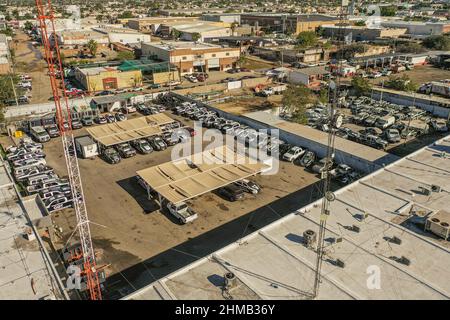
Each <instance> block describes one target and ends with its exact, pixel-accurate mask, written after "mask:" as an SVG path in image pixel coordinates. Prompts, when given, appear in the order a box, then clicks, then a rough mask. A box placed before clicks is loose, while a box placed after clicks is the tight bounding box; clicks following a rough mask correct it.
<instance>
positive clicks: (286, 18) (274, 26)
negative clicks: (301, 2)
mask: <svg viewBox="0 0 450 320" xmlns="http://www.w3.org/2000/svg"><path fill="white" fill-rule="evenodd" d="M336 23H339V17H336V16H328V15H323V14H301V15H294V14H287V13H245V14H242V15H241V24H248V25H251V26H258V27H261V28H264V29H265V30H268V31H276V32H287V33H293V34H299V33H300V32H303V31H316V29H317V28H318V27H319V26H321V25H323V24H336Z"/></svg>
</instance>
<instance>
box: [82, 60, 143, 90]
mask: <svg viewBox="0 0 450 320" xmlns="http://www.w3.org/2000/svg"><path fill="white" fill-rule="evenodd" d="M74 75H75V79H76V80H77V81H78V82H79V83H81V85H82V86H83V88H84V89H85V90H87V91H88V92H98V91H102V90H114V89H124V88H135V87H139V86H142V72H141V70H138V69H137V70H134V69H131V70H125V71H122V70H120V68H119V67H115V66H114V67H109V66H105V67H103V66H99V67H92V68H82V67H77V68H75V72H74Z"/></svg>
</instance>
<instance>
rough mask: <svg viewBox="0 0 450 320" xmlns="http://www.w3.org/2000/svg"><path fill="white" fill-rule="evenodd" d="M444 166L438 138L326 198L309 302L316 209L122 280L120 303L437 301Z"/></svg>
mask: <svg viewBox="0 0 450 320" xmlns="http://www.w3.org/2000/svg"><path fill="white" fill-rule="evenodd" d="M449 162H450V139H449V137H448V136H447V137H446V138H443V139H441V140H440V141H437V142H436V143H433V144H432V145H430V146H427V147H425V148H423V149H420V150H418V151H416V152H414V153H413V154H411V155H409V156H407V157H405V158H403V159H400V160H398V161H396V162H394V163H392V164H390V165H387V166H386V167H384V168H381V169H379V170H378V171H376V172H374V173H372V174H369V175H367V176H366V177H364V178H362V179H360V180H359V181H356V182H354V183H352V184H350V185H348V186H346V187H344V188H342V189H340V190H338V191H336V192H335V193H334V196H333V198H332V201H331V204H330V215H329V216H328V218H327V224H326V234H325V252H324V256H323V264H322V269H321V271H322V272H321V283H320V290H319V291H318V296H316V297H314V281H315V276H316V275H315V270H316V269H315V266H316V256H317V254H316V250H315V247H316V246H317V243H316V242H315V241H316V240H314V237H312V238H311V237H310V236H311V235H314V234H316V232H317V230H318V229H319V219H320V215H321V201H322V200H318V201H316V202H314V203H311V204H310V205H308V206H306V207H303V208H301V209H298V210H295V211H293V212H292V213H291V214H289V215H287V216H285V217H283V218H280V219H279V220H277V221H276V222H274V223H272V224H269V225H267V226H266V227H263V228H261V229H259V230H258V231H255V232H253V233H251V234H249V235H248V236H245V237H242V238H240V239H239V240H238V241H235V242H233V243H231V244H229V245H227V246H225V247H224V248H222V249H220V250H218V251H216V252H214V253H212V254H208V255H207V256H205V257H197V259H196V261H195V262H193V263H191V264H189V265H187V266H185V267H183V268H181V269H179V270H177V271H175V272H173V273H171V274H169V275H167V276H163V277H162V278H160V279H158V280H156V281H154V278H152V277H150V276H148V281H149V282H150V281H153V282H152V283H150V284H149V285H147V286H142V285H140V286H139V285H137V283H136V282H135V281H134V279H131V280H130V283H129V285H130V288H129V289H130V292H132V293H130V294H129V295H128V296H126V297H124V299H127V300H147V299H156V300H176V299H180V300H182V299H189V300H204V299H243V300H255V299H265V300H271V299H295V300H305V299H342V300H344V299H345V300H347V299H389V300H397V299H402V300H406V299H413V300H423V299H426V300H428V299H439V300H447V299H449V298H450V270H449V268H448V265H449V264H450V254H449V253H450V252H449V250H450V244H449V241H448V240H449V228H450V227H449V226H450V212H449V211H448V204H449V203H450V193H449V191H450V179H449V178H450V171H449V168H450V163H449ZM272 210H273V211H274V214H276V211H277V208H276V207H272ZM307 239H308V240H307ZM184 254H191V253H190V252H184ZM148 268H150V269H148V270H147V271H144V272H147V274H148V273H149V272H150V273H151V272H152V271H151V270H152V267H151V266H149V267H148ZM225 276H226V277H227V278H228V281H225ZM135 278H136V281H137V278H139V277H135ZM139 280H140V283H142V277H140V279H139ZM136 289H137V290H136Z"/></svg>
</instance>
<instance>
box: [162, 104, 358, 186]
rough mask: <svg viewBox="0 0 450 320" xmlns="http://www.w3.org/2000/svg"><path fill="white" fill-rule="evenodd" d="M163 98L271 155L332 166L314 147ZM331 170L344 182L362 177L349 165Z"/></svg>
mask: <svg viewBox="0 0 450 320" xmlns="http://www.w3.org/2000/svg"><path fill="white" fill-rule="evenodd" d="M161 100H162V101H163V103H166V104H167V105H168V106H171V107H172V111H173V112H174V113H175V114H177V115H181V116H184V117H187V118H190V119H192V120H197V121H200V122H201V124H202V126H204V127H206V128H214V129H217V130H220V131H221V132H222V133H223V134H228V135H231V136H234V138H235V140H237V141H238V142H240V143H242V144H244V145H245V146H248V147H254V148H258V149H260V150H263V151H264V152H266V153H267V154H268V155H270V156H273V157H278V158H279V159H281V160H284V161H288V162H293V163H294V164H296V165H300V166H303V167H305V168H307V169H310V170H311V171H312V172H315V173H317V174H320V173H321V172H323V171H324V170H325V169H327V165H330V164H325V160H324V159H321V160H319V159H317V157H316V154H315V153H314V152H313V151H311V150H307V149H306V148H303V147H300V146H295V145H291V144H289V143H286V142H285V141H283V140H280V139H279V138H277V137H274V136H271V135H270V134H268V133H265V132H259V131H257V130H255V129H253V128H251V127H248V126H246V125H242V124H241V123H239V122H237V121H234V120H229V119H226V118H224V117H220V116H219V115H218V114H217V112H215V111H212V110H209V109H208V108H207V107H202V106H198V105H197V104H196V103H195V102H178V101H176V100H175V101H174V100H173V99H172V98H170V97H166V98H164V97H162V99H161ZM329 169H330V170H331V172H332V177H333V178H334V179H336V180H337V181H339V182H341V183H342V184H347V183H350V182H352V181H355V180H356V179H358V177H359V173H357V172H356V171H355V170H353V169H352V168H351V167H350V166H348V165H345V164H340V165H334V164H331V167H330V168H329Z"/></svg>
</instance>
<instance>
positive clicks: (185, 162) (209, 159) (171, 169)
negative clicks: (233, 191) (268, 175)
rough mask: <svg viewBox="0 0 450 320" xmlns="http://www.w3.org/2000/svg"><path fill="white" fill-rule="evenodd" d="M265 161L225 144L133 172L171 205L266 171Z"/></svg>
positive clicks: (267, 166) (267, 168) (268, 166)
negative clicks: (238, 151) (243, 153)
mask: <svg viewBox="0 0 450 320" xmlns="http://www.w3.org/2000/svg"><path fill="white" fill-rule="evenodd" d="M270 168H271V167H270V165H268V164H265V163H263V162H260V161H258V160H256V159H254V158H250V157H248V156H246V155H242V154H239V153H236V152H235V151H234V150H232V149H231V148H230V147H228V146H221V147H217V148H212V149H207V150H205V151H203V152H200V153H197V154H193V155H191V156H188V157H184V158H181V159H178V160H173V161H171V162H166V163H163V164H160V165H156V166H153V167H150V168H147V169H144V170H140V171H137V172H136V174H137V176H138V177H139V178H140V179H142V180H143V182H145V184H146V185H147V192H148V193H149V194H150V191H155V192H156V193H157V194H158V196H159V203H160V204H161V200H162V199H161V198H164V199H166V200H167V201H170V202H172V203H174V204H177V203H180V202H184V201H187V200H189V199H192V198H195V197H198V196H200V195H202V194H204V193H207V192H210V191H213V190H216V189H218V188H221V187H223V186H226V185H228V184H230V183H233V182H236V181H239V180H242V179H245V178H248V177H250V176H253V175H256V174H258V173H261V172H263V171H265V170H269V169H270Z"/></svg>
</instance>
